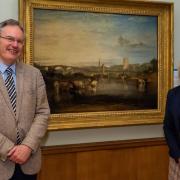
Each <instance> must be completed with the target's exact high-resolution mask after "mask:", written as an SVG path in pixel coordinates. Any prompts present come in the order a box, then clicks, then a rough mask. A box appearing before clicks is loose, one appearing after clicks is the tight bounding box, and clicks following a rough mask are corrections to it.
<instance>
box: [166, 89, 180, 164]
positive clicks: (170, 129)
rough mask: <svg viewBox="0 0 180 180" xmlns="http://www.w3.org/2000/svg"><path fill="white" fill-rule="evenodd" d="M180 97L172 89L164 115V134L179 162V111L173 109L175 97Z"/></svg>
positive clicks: (170, 150)
mask: <svg viewBox="0 0 180 180" xmlns="http://www.w3.org/2000/svg"><path fill="white" fill-rule="evenodd" d="M174 98H178V97H175V95H174V92H173V91H172V90H170V91H169V92H168V95H167V102H166V110H165V116H164V127H163V128H164V134H165V138H166V141H167V144H168V146H169V154H170V156H171V157H172V158H174V159H175V160H176V162H178V159H179V158H180V147H179V143H178V137H177V133H176V131H177V130H176V127H175V122H174V121H175V114H174V113H177V112H175V111H176V110H175V111H173V106H174V104H173V103H174V102H173V99H174Z"/></svg>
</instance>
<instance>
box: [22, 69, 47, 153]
mask: <svg viewBox="0 0 180 180" xmlns="http://www.w3.org/2000/svg"><path fill="white" fill-rule="evenodd" d="M36 82H37V86H36V87H37V97H36V111H35V117H34V121H33V123H32V125H31V128H30V130H29V132H28V133H27V135H26V137H25V138H24V140H23V141H22V144H23V145H26V146H28V147H30V148H31V149H32V150H33V152H36V150H37V149H38V147H39V145H40V143H41V140H42V138H43V137H44V135H45V133H46V130H47V126H48V118H49V115H50V110H49V104H48V100H47V95H46V88H45V83H44V80H43V77H42V74H41V72H40V71H39V70H38V73H37V80H36Z"/></svg>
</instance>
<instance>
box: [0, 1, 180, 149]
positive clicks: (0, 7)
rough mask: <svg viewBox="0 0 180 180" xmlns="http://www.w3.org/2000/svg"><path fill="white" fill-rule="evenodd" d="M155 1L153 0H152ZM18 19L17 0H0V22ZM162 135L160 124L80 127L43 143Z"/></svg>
mask: <svg viewBox="0 0 180 180" xmlns="http://www.w3.org/2000/svg"><path fill="white" fill-rule="evenodd" d="M154 1H155V0H154ZM164 1H167V2H174V3H175V64H176V66H178V64H179V62H180V51H179V47H180V35H179V33H178V32H180V23H179V21H178V18H180V1H179V0H174V1H173V0H171V1H170V0H164ZM7 18H14V19H18V0H0V22H1V21H3V20H5V19H7ZM153 137H163V131H162V125H150V126H149V125H146V126H130V127H114V128H98V129H81V130H67V131H56V132H49V133H48V134H47V136H46V137H45V138H44V141H43V145H46V146H50V145H61V144H75V143H86V142H98V141H111V140H126V139H140V138H153Z"/></svg>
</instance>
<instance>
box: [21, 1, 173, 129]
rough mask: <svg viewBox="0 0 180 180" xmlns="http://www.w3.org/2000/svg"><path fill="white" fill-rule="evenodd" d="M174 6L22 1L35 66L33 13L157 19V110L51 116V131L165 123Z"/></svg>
mask: <svg viewBox="0 0 180 180" xmlns="http://www.w3.org/2000/svg"><path fill="white" fill-rule="evenodd" d="M173 7H174V6H173V3H164V2H150V1H136V0H121V1H120V0H113V1H112V0H104V1H102V0H81V1H80V0H71V1H69V0H68V1H60V0H53V1H52V0H19V20H20V21H21V23H22V24H23V25H24V27H25V33H26V44H25V48H24V58H23V59H24V62H25V63H28V64H32V63H33V59H32V53H33V47H32V41H33V9H34V8H45V9H59V10H70V11H71V10H78V11H88V12H103V13H106V12H107V13H120V14H132V15H150V16H157V17H158V108H157V109H155V110H138V111H132V110H131V111H123V112H122V111H106V112H86V113H63V114H52V115H51V117H50V121H49V130H58V129H73V128H92V127H107V126H124V125H140V124H157V123H162V120H163V115H164V110H165V103H166V94H167V91H168V89H169V88H170V87H172V77H173V74H172V73H173V30H174V29H173V15H174V14H173Z"/></svg>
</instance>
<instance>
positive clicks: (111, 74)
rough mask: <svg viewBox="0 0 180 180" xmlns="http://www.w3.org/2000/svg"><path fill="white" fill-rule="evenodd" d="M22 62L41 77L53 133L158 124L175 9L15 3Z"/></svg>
mask: <svg viewBox="0 0 180 180" xmlns="http://www.w3.org/2000/svg"><path fill="white" fill-rule="evenodd" d="M19 5H20V6H19V7H20V14H19V18H20V21H21V22H22V24H23V25H24V27H25V33H26V43H25V48H24V56H23V61H24V62H25V63H27V64H32V65H33V66H35V67H37V68H38V69H40V70H41V72H42V75H43V77H44V80H45V83H46V88H47V96H48V100H49V104H50V108H51V118H50V123H49V129H50V130H57V129H71V128H91V127H107V126H121V125H139V124H155V123H161V122H162V119H163V115H164V110H165V103H166V94H167V91H168V89H169V88H170V87H171V85H172V64H173V63H172V61H173V4H172V3H162V2H161V3H160V2H150V1H134V0H132V1H129V0H128V1H127V0H126V1H117V0H114V1H110V0H106V1H101V0H91V1H77V0H72V1H59V0H58V1H57V0H56V1H51V0H26V1H24V0H20V1H19Z"/></svg>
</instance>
